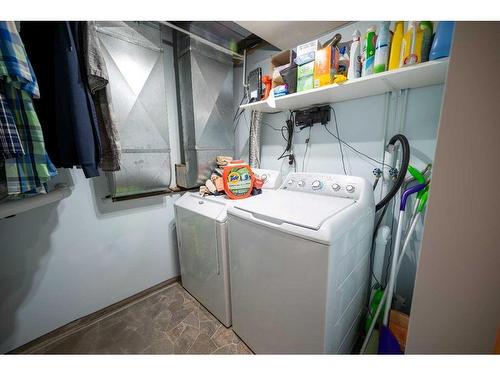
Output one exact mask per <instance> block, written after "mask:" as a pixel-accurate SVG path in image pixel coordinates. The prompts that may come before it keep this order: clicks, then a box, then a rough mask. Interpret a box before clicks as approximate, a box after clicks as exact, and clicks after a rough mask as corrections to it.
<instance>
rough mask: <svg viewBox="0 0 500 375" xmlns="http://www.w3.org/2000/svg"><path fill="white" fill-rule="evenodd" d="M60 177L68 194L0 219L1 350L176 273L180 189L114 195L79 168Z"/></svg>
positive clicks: (30, 338) (101, 180)
mask: <svg viewBox="0 0 500 375" xmlns="http://www.w3.org/2000/svg"><path fill="white" fill-rule="evenodd" d="M66 172H68V171H66ZM62 174H66V173H62ZM60 178H61V179H63V180H65V181H68V180H71V179H73V181H74V188H73V192H72V194H71V196H70V197H68V198H67V199H65V200H63V201H61V202H59V203H55V204H51V205H48V206H45V207H41V208H37V209H34V210H32V211H29V212H24V213H22V214H19V215H17V216H15V217H12V218H9V219H4V220H0V238H1V246H0V247H1V250H0V291H1V293H0V295H1V301H2V302H1V304H0V352H5V351H8V350H11V349H14V348H16V347H17V346H20V345H22V344H24V343H26V342H28V341H30V340H32V339H34V338H36V337H38V336H40V335H43V334H45V333H47V332H49V331H51V330H53V329H55V328H58V327H60V326H61V325H64V324H66V323H69V322H71V321H72V320H74V319H77V318H80V317H82V316H85V315H87V314H90V313H92V312H95V311H97V310H99V309H101V308H104V307H106V306H109V305H110V304H113V303H115V302H118V301H120V300H122V299H124V298H126V297H129V296H131V295H133V294H135V293H138V292H140V291H142V290H144V289H146V288H149V287H151V286H153V285H156V284H158V283H160V282H162V281H165V280H167V279H169V278H171V277H174V276H176V275H178V274H179V268H178V260H177V250H176V242H175V241H176V238H175V230H174V227H173V224H174V211H173V207H172V205H173V202H174V201H175V200H176V199H177V196H158V197H149V198H141V199H137V200H133V201H126V202H120V203H113V202H111V201H110V200H102V199H101V197H103V196H104V195H100V196H96V190H99V185H100V184H99V183H98V182H96V181H91V180H87V179H85V177H84V176H83V174H82V172H81V171H80V170H72V171H71V174H70V176H60ZM99 182H100V183H101V185H103V184H104V185H105V184H106V181H105V180H104V178H100V181H99Z"/></svg>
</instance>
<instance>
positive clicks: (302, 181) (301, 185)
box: [297, 180, 306, 187]
mask: <svg viewBox="0 0 500 375" xmlns="http://www.w3.org/2000/svg"><path fill="white" fill-rule="evenodd" d="M297 185H299V186H300V187H304V186H305V185H306V182H305V181H304V180H300V181H299V182H297Z"/></svg>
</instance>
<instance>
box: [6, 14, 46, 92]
mask: <svg viewBox="0 0 500 375" xmlns="http://www.w3.org/2000/svg"><path fill="white" fill-rule="evenodd" d="M0 40H1V42H2V43H0V79H2V80H3V81H4V82H6V83H9V84H11V85H12V86H14V87H17V88H19V89H21V90H24V91H26V92H27V93H29V94H30V95H31V96H32V97H33V98H38V97H40V91H39V90H38V83H37V80H36V78H35V73H34V72H33V68H32V66H31V64H30V61H29V60H28V55H27V54H26V50H25V46H24V44H23V41H22V40H21V37H20V36H19V33H18V32H17V28H16V24H15V23H14V22H13V21H0Z"/></svg>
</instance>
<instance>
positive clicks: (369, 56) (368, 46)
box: [363, 26, 377, 76]
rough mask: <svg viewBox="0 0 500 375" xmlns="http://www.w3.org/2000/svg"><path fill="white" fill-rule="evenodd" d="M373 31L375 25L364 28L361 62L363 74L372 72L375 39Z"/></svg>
mask: <svg viewBox="0 0 500 375" xmlns="http://www.w3.org/2000/svg"><path fill="white" fill-rule="evenodd" d="M375 31H376V28H375V26H370V27H369V28H368V30H366V37H365V40H364V44H365V46H364V50H365V56H364V57H365V60H364V64H363V76H368V75H370V74H373V68H374V65H375V43H376V39H377V36H376V34H375Z"/></svg>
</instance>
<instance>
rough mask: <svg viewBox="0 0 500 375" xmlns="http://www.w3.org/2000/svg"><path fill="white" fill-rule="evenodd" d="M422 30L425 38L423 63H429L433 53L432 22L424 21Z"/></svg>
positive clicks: (421, 26) (421, 24) (422, 55)
mask: <svg viewBox="0 0 500 375" xmlns="http://www.w3.org/2000/svg"><path fill="white" fill-rule="evenodd" d="M419 26H420V30H422V32H423V34H424V37H423V39H422V52H421V58H420V59H421V61H422V62H424V61H429V53H430V52H431V45H432V22H431V21H422V22H420V25H419Z"/></svg>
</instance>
